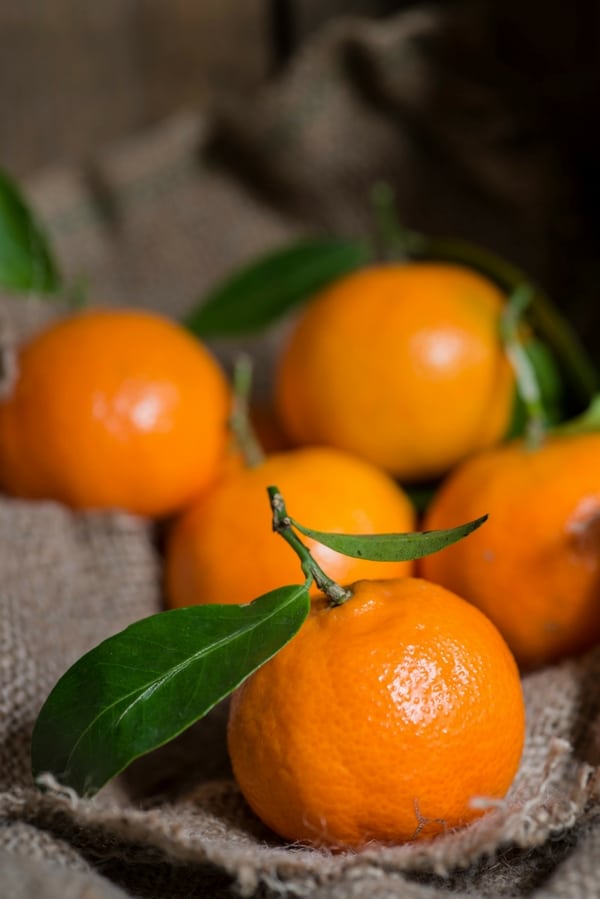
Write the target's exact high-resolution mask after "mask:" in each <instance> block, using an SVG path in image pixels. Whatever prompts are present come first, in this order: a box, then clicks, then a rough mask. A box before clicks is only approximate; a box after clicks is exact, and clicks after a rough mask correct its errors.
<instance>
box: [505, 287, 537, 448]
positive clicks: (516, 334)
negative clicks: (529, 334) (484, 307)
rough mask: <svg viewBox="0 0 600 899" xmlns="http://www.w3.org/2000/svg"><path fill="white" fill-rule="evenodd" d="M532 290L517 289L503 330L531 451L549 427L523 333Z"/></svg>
mask: <svg viewBox="0 0 600 899" xmlns="http://www.w3.org/2000/svg"><path fill="white" fill-rule="evenodd" d="M532 295H533V291H532V288H531V287H530V286H529V285H528V284H522V285H520V286H519V287H517V288H516V290H515V291H514V292H513V294H512V296H511V297H510V299H509V302H508V304H507V306H506V309H505V311H504V313H503V316H502V319H501V322H500V330H501V336H502V341H503V343H504V351H505V353H506V355H507V357H508V361H509V362H510V364H511V366H512V369H513V372H514V375H515V379H516V382H517V390H518V391H519V394H520V396H521V399H522V401H523V405H524V407H525V414H526V419H527V420H526V425H525V442H526V443H527V446H528V447H529V448H530V449H537V448H538V447H539V446H540V445H541V443H542V442H543V440H544V437H545V435H546V431H547V428H548V422H547V419H546V413H545V410H544V404H543V402H542V395H541V390H540V385H539V382H538V377H537V374H536V371H535V368H534V367H533V365H532V363H531V360H530V359H529V357H528V355H527V353H526V351H525V348H524V345H523V340H522V337H521V334H520V326H521V322H522V319H523V314H524V312H525V310H526V308H527V306H528V305H529V303H530V302H531V298H532Z"/></svg>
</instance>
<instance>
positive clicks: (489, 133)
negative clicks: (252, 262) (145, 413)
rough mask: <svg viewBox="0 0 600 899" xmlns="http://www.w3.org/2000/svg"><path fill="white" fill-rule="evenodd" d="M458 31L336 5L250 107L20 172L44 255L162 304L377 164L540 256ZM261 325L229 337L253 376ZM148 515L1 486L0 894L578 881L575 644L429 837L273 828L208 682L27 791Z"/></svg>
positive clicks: (550, 214)
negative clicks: (507, 789) (233, 775)
mask: <svg viewBox="0 0 600 899" xmlns="http://www.w3.org/2000/svg"><path fill="white" fill-rule="evenodd" d="M475 25H476V23H475ZM481 27H482V28H483V26H481ZM458 32H459V36H458V37H456V36H455V33H454V30H453V29H452V28H449V26H448V25H447V22H445V21H444V20H442V19H440V18H439V16H437V14H432V13H429V12H422V11H418V12H415V13H411V14H409V15H405V16H400V17H398V18H397V19H395V20H391V21H390V22H385V23H380V24H377V25H373V24H371V25H365V24H364V23H358V22H347V23H339V24H336V25H335V26H334V27H333V28H331V29H329V30H328V31H326V32H325V33H324V34H323V35H321V36H320V37H318V38H317V39H316V41H315V42H313V43H312V44H311V45H309V46H307V48H306V50H304V51H303V53H302V54H301V56H300V57H299V58H298V60H297V62H296V63H295V65H294V66H293V67H292V69H291V71H290V72H289V74H288V75H286V77H285V79H284V80H283V81H282V83H281V84H279V85H277V86H276V87H274V88H273V89H272V90H270V91H268V92H267V93H266V95H265V96H264V97H262V98H260V101H259V102H257V104H256V105H255V106H254V107H252V108H249V107H248V106H247V105H246V106H245V107H244V108H242V109H234V108H232V109H231V110H227V111H226V112H225V111H224V110H223V109H220V110H218V111H217V112H216V113H215V115H214V116H212V117H211V118H210V119H202V118H201V117H199V116H197V115H196V114H194V113H182V114H181V115H178V116H176V117H174V118H173V119H171V120H169V121H168V122H166V123H165V124H164V126H162V127H160V128H158V129H156V130H155V131H154V132H153V133H151V134H146V135H142V136H137V137H135V138H133V139H132V140H131V141H130V142H127V143H126V144H124V145H121V146H119V147H111V148H108V149H107V150H106V151H102V152H99V153H98V155H97V158H96V159H95V160H94V161H93V163H92V164H91V165H90V166H89V167H86V168H85V169H84V168H81V169H79V170H74V169H69V170H67V169H65V170H62V171H53V172H47V173H45V174H44V175H40V177H39V178H36V179H35V180H33V181H31V182H30V183H29V184H28V190H29V193H30V195H31V197H32V199H33V200H34V202H35V203H36V205H37V207H38V209H39V211H40V213H41V214H42V216H43V218H44V220H45V221H46V223H47V226H48V228H49V231H50V233H51V236H52V238H53V241H54V244H55V246H56V248H57V250H58V253H59V256H60V258H61V262H62V266H63V270H64V271H65V273H66V274H67V277H68V278H70V279H74V278H77V277H80V276H85V279H86V282H87V284H88V285H89V291H90V295H91V298H92V299H93V300H94V301H101V302H108V303H114V304H117V305H123V304H130V305H139V306H145V307H149V308H155V309H161V310H163V311H165V312H168V313H170V314H173V315H178V314H179V313H180V312H181V311H183V309H184V308H186V307H187V306H188V305H189V304H190V303H191V301H192V299H193V297H194V296H195V295H196V294H198V293H200V292H201V291H202V290H204V289H206V288H207V287H209V286H210V285H211V284H213V283H214V282H215V281H216V280H217V279H218V278H219V277H220V276H221V275H223V274H224V273H225V272H227V271H229V270H230V269H231V267H232V266H234V265H236V264H237V263H239V262H241V261H243V260H244V259H247V258H249V257H251V256H252V255H254V253H256V252H258V251H260V250H266V249H269V248H271V247H272V246H273V245H274V244H277V243H281V242H283V241H285V240H287V239H288V238H290V237H293V236H295V235H299V234H301V233H305V232H306V230H307V229H312V230H314V229H320V230H326V229H329V228H332V227H333V228H335V230H336V231H338V232H341V233H350V234H355V233H359V232H362V231H364V230H365V229H366V228H367V227H368V223H369V217H368V214H367V211H366V205H365V197H366V194H367V193H368V190H369V187H370V185H371V184H372V182H373V180H374V179H376V178H377V177H387V178H389V179H390V180H392V181H393V182H394V183H395V184H396V186H397V189H398V194H399V199H400V206H401V211H402V213H403V215H404V217H405V218H406V219H407V220H408V221H409V222H410V223H411V224H417V225H425V226H430V227H433V228H434V229H439V230H443V231H447V232H449V233H457V234H463V235H465V236H470V237H477V238H479V239H480V240H483V241H484V242H487V243H488V244H489V245H491V246H493V247H495V248H496V249H499V250H501V251H504V252H506V253H507V254H508V255H511V256H513V258H516V259H518V260H519V261H521V262H523V263H525V264H526V265H528V266H529V267H530V268H531V269H533V270H535V271H536V272H537V273H539V274H542V275H544V274H548V275H551V274H552V273H553V271H554V265H555V263H556V257H555V254H553V252H552V249H553V246H554V244H553V240H554V239H555V237H556V235H555V233H554V230H553V229H554V227H555V226H554V225H551V224H550V223H552V222H556V220H557V218H558V220H561V215H562V213H564V212H565V210H569V209H570V206H569V185H568V177H567V176H566V175H565V174H564V173H563V172H562V171H561V168H560V164H559V163H560V160H559V159H558V157H557V155H555V154H554V153H553V152H552V150H551V149H548V147H547V146H545V145H544V144H543V142H542V141H538V142H536V141H535V140H533V139H532V140H531V141H530V142H529V144H528V145H527V147H526V148H525V150H524V151H523V152H521V153H519V154H516V153H514V141H515V140H516V137H517V136H518V135H519V134H520V133H521V130H522V127H523V109H524V107H523V106H522V105H519V103H518V102H516V105H515V107H514V109H513V108H512V107H511V105H510V103H509V102H508V99H509V98H508V97H507V95H506V94H505V93H503V92H502V90H501V89H500V87H499V83H500V82H499V79H498V78H497V77H496V75H497V73H496V72H495V66H494V64H493V62H491V61H490V60H489V59H488V60H487V61H486V54H485V51H484V49H482V47H483V44H482V39H483V38H484V37H485V34H484V32H483V31H480V32H479V33H478V34H474V32H473V31H472V30H469V28H466V29H465V30H464V32H461V30H460V29H458ZM482 35H483V38H482ZM453 41H458V43H457V44H453ZM448 42H450V44H448ZM448 46H455V48H456V47H458V49H455V51H454V53H453V54H451V56H450V58H448V56H447V55H446V50H447V48H448ZM459 51H460V52H459ZM474 60H475V62H477V63H481V67H480V68H477V66H475V67H474V69H472V66H473V65H474V62H473V61H474ZM473 70H475V71H477V72H479V73H480V72H485V73H486V75H485V77H484V78H481V79H480V80H478V79H476V78H474V77H473V74H472V72H473ZM433 111H434V112H435V114H433ZM571 212H573V211H572V210H571ZM568 220H569V222H570V223H571V226H573V221H574V213H573V215H571V217H570V218H569V219H568ZM2 313H3V314H2V316H1V322H2V330H1V334H2V342H3V345H4V346H6V344H7V343H10V342H11V340H14V339H15V338H18V337H19V335H21V334H25V333H31V332H32V331H34V330H35V329H36V328H37V327H38V326H39V325H40V323H41V322H42V321H46V320H47V319H48V318H50V317H52V315H53V314H55V312H54V310H53V307H52V306H49V305H48V304H47V303H44V302H43V301H40V300H39V299H36V298H35V297H31V298H29V299H28V300H27V301H25V302H24V301H23V300H18V301H16V300H15V301H12V302H10V301H8V300H7V301H6V302H4V303H3V304H2ZM278 341H279V335H278V332H273V333H272V334H270V335H268V337H266V338H258V339H257V340H255V341H254V342H251V343H250V342H248V345H249V346H250V348H251V349H254V350H256V352H258V353H259V355H260V359H259V361H260V364H261V366H262V371H263V386H264V384H265V383H266V378H267V375H268V371H269V367H270V363H271V362H272V357H273V355H274V353H275V352H276V350H277V347H278ZM218 349H219V352H222V353H223V354H224V356H227V355H228V354H229V353H230V352H231V349H232V348H231V347H230V346H219V347H218ZM9 368H10V366H9ZM265 373H266V374H265ZM49 376H50V375H49ZM155 538H156V534H155V532H154V531H153V529H152V528H151V527H150V526H149V525H148V524H147V523H144V522H142V521H139V520H136V519H132V518H130V517H128V516H125V515H122V514H73V513H71V512H69V511H67V510H65V509H63V508H61V507H59V506H57V505H54V504H51V503H24V502H19V501H16V500H10V499H7V498H4V499H2V501H1V504H0V579H1V583H2V608H3V612H4V614H3V616H2V632H1V640H2V642H1V648H2V655H1V656H0V678H1V681H0V701H1V703H2V706H1V709H0V780H1V784H0V789H1V790H2V793H1V798H0V820H1V830H0V851H1V850H5V852H8V853H9V855H8V857H9V859H10V862H8V861H7V862H6V870H7V872H9V873H10V876H11V877H12V878H13V879H14V882H15V884H17V885H18V887H15V889H14V891H13V892H7V893H6V895H7V896H11V897H12V896H13V895H19V894H18V892H17V889H21V892H22V893H23V895H26V894H27V889H30V894H31V893H32V892H35V893H36V894H37V895H39V896H40V897H42V896H43V897H44V899H46V897H48V899H54V897H56V899H58V897H64V896H65V895H71V894H72V895H73V896H89V895H93V896H98V897H101V896H102V897H104V896H106V897H110V896H114V895H115V888H114V886H113V884H117V886H118V887H120V888H121V889H123V890H124V891H125V893H126V894H128V895H130V896H136V897H137V896H148V897H152V899H159V897H160V899H163V897H179V896H181V897H184V896H185V897H189V896H196V895H198V896H205V895H210V896H221V895H223V896H226V895H231V892H232V891H236V892H241V893H242V894H243V895H248V896H250V895H252V894H256V895H260V896H263V897H264V896H276V895H290V896H291V895H300V896H302V895H314V896H318V897H320V899H325V897H340V899H341V897H343V896H356V897H359V896H365V895H373V896H374V897H383V896H386V897H387V896H402V897H408V899H411V897H416V899H417V897H418V899H429V897H438V899H439V897H442V896H446V895H448V894H449V893H450V892H451V893H452V894H453V895H458V896H462V895H471V896H473V895H476V896H489V897H494V896H508V895H510V896H517V895H524V896H533V897H536V899H538V897H542V896H545V897H554V896H556V897H567V896H568V897H576V896H582V897H583V896H585V897H593V896H598V895H600V886H599V884H600V867H599V863H598V861H597V858H598V849H599V848H600V846H599V844H600V836H599V834H600V808H599V801H598V795H597V794H598V787H597V765H598V763H599V761H600V709H599V706H600V698H599V696H598V692H599V691H598V687H597V683H598V676H599V674H600V653H599V652H598V651H596V652H594V653H592V654H590V655H589V656H587V657H586V658H584V659H581V660H576V661H572V662H568V663H565V664H563V665H561V666H556V667H553V668H550V669H547V670H545V671H542V672H540V673H538V674H534V675H531V676H529V677H528V678H526V681H525V690H526V697H527V704H528V739H527V745H526V750H525V754H524V758H523V763H522V766H521V770H520V772H519V775H518V777H517V779H516V782H515V784H514V787H513V790H512V791H511V794H510V795H509V797H508V798H507V799H506V801H505V802H504V803H500V804H498V805H497V807H495V808H494V809H492V810H491V811H490V813H489V814H488V815H486V816H485V817H484V818H483V819H481V820H480V821H478V822H477V823H476V824H474V825H473V826H471V827H469V828H468V829H466V830H464V831H461V832H458V833H455V834H449V835H447V836H446V837H444V838H442V839H440V840H439V841H437V842H435V843H432V844H426V845H416V846H411V845H408V846H402V847H393V848H381V847H376V846H372V847H368V848H366V849H365V850H364V851H362V852H360V853H358V854H340V855H331V854H327V853H323V852H317V851H312V850H308V849H305V848H302V847H289V846H286V845H284V844H282V843H281V841H279V840H277V839H276V838H275V837H274V836H273V835H272V834H271V833H269V832H268V831H266V830H265V829H264V828H263V827H262V826H261V824H260V823H259V822H258V821H257V820H256V819H255V818H254V817H253V816H252V814H251V813H250V812H249V811H248V809H247V807H246V806H245V804H244V802H243V800H242V799H241V797H240V795H239V792H238V791H237V789H236V787H235V785H234V784H233V782H232V781H231V779H230V776H229V773H228V765H227V756H226V749H225V739H224V727H225V718H226V707H224V706H221V707H219V708H218V709H217V710H215V712H214V714H212V715H211V716H209V718H208V719H207V720H206V721H204V722H200V723H199V724H198V725H197V726H195V727H194V728H192V729H191V730H190V731H189V732H188V733H187V734H185V735H183V736H182V738H180V739H178V740H177V741H175V743H174V744H172V745H171V746H168V747H164V748H163V749H162V750H160V751H159V752H157V753H155V754H152V755H151V756H149V757H148V758H147V759H143V760H139V762H137V763H136V764H135V765H133V766H132V768H131V770H130V771H128V772H127V773H126V774H125V775H124V776H122V777H121V778H119V779H118V781H117V782H115V783H114V784H111V785H109V786H108V787H107V788H105V790H103V791H102V792H101V793H100V794H99V795H98V797H96V798H95V799H94V800H91V801H82V800H79V799H78V798H77V797H75V796H73V795H72V794H70V793H69V791H65V790H62V789H61V787H60V785H58V784H54V783H53V782H52V781H48V783H47V786H48V788H49V791H48V792H47V793H45V794H43V795H42V794H40V793H38V792H37V791H36V790H35V789H34V788H33V785H32V784H31V781H30V775H29V768H28V743H29V738H30V733H31V728H32V725H33V721H34V719H35V715H36V714H37V711H38V710H39V707H40V706H41V703H42V702H43V700H44V698H45V696H46V695H47V692H48V690H49V689H50V687H51V685H52V684H53V682H54V681H55V679H56V677H57V676H58V675H59V674H60V673H61V671H63V670H64V669H65V668H66V667H67V666H68V664H69V663H70V662H72V661H73V660H74V659H75V658H77V657H78V656H79V655H80V654H81V653H82V652H84V651H85V650H86V649H88V648H89V647H90V646H92V645H94V644H95V643H97V642H98V641H99V640H101V639H103V638H104V637H106V636H108V635H109V634H110V633H113V632H114V631H116V630H118V629H119V628H121V627H123V626H125V625H126V624H127V623H128V622H129V621H132V620H134V619H136V618H139V617H141V616H143V615H146V614H150V613H152V612H154V611H156V610H157V609H158V608H160V603H161V560H160V554H159V553H158V552H157V549H156V539H155ZM474 752H476V747H474ZM6 858H7V856H6V855H0V866H2V865H3V860H4V859H6ZM40 872H41V873H40ZM65 872H67V873H65ZM69 875H70V876H69ZM5 883H8V880H6V881H3V880H2V878H0V896H1V897H2V899H4V894H3V891H4V890H8V887H6V886H5ZM11 883H12V881H11ZM33 884H35V887H33V886H31V888H30V887H29V886H28V885H33ZM65 884H68V885H69V889H70V890H71V893H69V894H67V893H66V887H65ZM11 890H12V886H11Z"/></svg>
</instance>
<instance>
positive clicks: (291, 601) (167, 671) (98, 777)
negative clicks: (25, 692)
mask: <svg viewBox="0 0 600 899" xmlns="http://www.w3.org/2000/svg"><path fill="white" fill-rule="evenodd" d="M309 609H310V600H309V594H308V589H307V587H306V586H305V585H302V586H291V587H281V588H280V589H278V590H273V591H272V592H270V593H266V594H265V595H264V596H261V597H259V598H258V599H256V600H255V601H254V602H252V603H249V604H247V605H242V606H239V605H203V606H192V607H190V608H185V609H174V610H172V611H169V612H161V613H159V614H158V615H152V616H151V617H149V618H145V619H143V620H141V621H138V622H136V623H135V624H132V625H131V626H130V627H128V628H126V629H125V630H124V631H121V632H120V633H119V634H116V635H115V636H113V637H110V638H109V639H108V640H105V641H104V642H103V643H101V644H100V645H99V646H97V647H96V648H95V649H92V650H91V651H90V652H88V653H87V654H86V655H84V656H83V657H82V658H80V659H79V660H78V661H77V662H75V664H74V665H73V666H72V667H71V668H70V669H69V670H68V671H67V672H66V674H64V675H63V677H62V678H61V679H60V680H59V681H58V683H57V684H56V686H55V687H54V689H53V690H52V692H51V693H50V696H49V697H48V699H47V700H46V702H45V704H44V706H43V708H42V710H41V712H40V714H39V717H38V719H37V722H36V724H35V728H34V732H33V739H32V769H33V775H34V777H38V776H39V775H40V774H42V773H45V772H49V773H51V774H52V775H54V777H55V778H56V779H57V780H58V781H59V782H60V783H61V784H63V785H65V786H69V787H72V788H73V789H74V790H76V791H77V792H78V793H80V794H81V795H91V794H93V793H95V792H96V791H97V790H99V789H100V787H102V786H103V785H104V784H105V783H106V782H107V781H108V780H110V778H112V777H114V776H115V775H116V774H118V773H119V772H120V771H122V770H123V769H124V768H125V767H126V766H127V765H128V764H129V763H130V762H132V761H133V760H134V759H135V758H137V757H138V756H140V755H144V754H145V753H147V752H150V751H151V750H152V749H155V748H156V747H158V746H161V745H162V744H163V743H166V742H167V741H169V740H171V739H172V738H173V737H175V736H177V734H179V733H181V732H182V731H183V730H185V729H186V728H188V727H189V726H190V725H191V724H193V723H194V722H195V721H197V720H198V719H199V718H201V717H202V716H203V715H204V714H206V712H208V711H209V710H210V709H211V708H212V707H213V706H214V705H216V704H217V703H218V702H219V701H220V700H221V699H223V698H224V697H225V696H227V695H228V694H229V693H231V692H232V690H234V689H235V688H236V687H238V686H239V684H241V683H242V681H244V680H245V679H246V678H247V677H248V676H249V675H250V674H252V672H253V671H255V670H256V669H257V668H259V667H260V666H261V665H262V664H263V663H264V662H266V661H267V660H268V659H270V658H271V657H272V656H273V655H275V653H276V652H278V651H279V649H281V647H282V646H284V645H285V644H286V643H287V642H288V641H289V640H290V639H291V638H292V637H293V636H294V634H295V633H296V632H297V631H298V630H299V629H300V627H301V625H302V623H303V621H304V619H305V618H306V616H307V615H308V612H309Z"/></svg>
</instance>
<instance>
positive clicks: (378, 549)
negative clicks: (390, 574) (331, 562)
mask: <svg viewBox="0 0 600 899" xmlns="http://www.w3.org/2000/svg"><path fill="white" fill-rule="evenodd" d="M487 517H488V516H487V515H482V517H481V518H477V519H475V520H474V521H469V522H467V523H466V524H461V525H459V526H458V527H455V528H449V529H448V530H440V531H420V532H415V533H406V534H330V533H326V532H325V531H315V530H313V529H312V528H306V527H304V526H303V525H301V524H299V523H298V522H297V521H296V520H295V519H294V518H290V521H291V523H292V525H293V526H294V527H295V528H296V529H297V530H298V531H300V533H301V534H304V536H305V537H311V538H312V539H313V540H316V541H317V542H318V543H322V544H323V545H324V546H328V547H329V549H333V550H335V551H336V552H338V553H343V555H345V556H352V558H353V559H370V560H371V561H372V562H405V561H409V560H411V559H420V558H421V557H422V556H429V555H431V553H435V552H438V551H439V550H440V549H444V548H445V547H446V546H450V545H451V544H452V543H456V542H457V540H461V539H462V538H463V537H466V536H467V535H468V534H470V533H472V531H474V530H476V529H477V528H478V527H480V526H481V525H482V524H483V523H484V521H486V520H487Z"/></svg>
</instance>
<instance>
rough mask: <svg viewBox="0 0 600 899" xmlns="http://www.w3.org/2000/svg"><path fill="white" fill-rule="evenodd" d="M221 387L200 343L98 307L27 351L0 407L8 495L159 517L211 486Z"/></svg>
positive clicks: (218, 444) (152, 319) (146, 318)
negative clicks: (119, 508)
mask: <svg viewBox="0 0 600 899" xmlns="http://www.w3.org/2000/svg"><path fill="white" fill-rule="evenodd" d="M229 406H230V396H229V388H228V385H227V382H226V379H225V376H224V374H223V373H222V371H221V369H220V367H219V365H218V363H217V362H216V361H215V360H214V359H213V357H212V356H211V355H210V354H209V352H208V350H207V349H205V348H204V346H202V345H201V344H200V343H199V341H197V340H196V339H195V338H193V337H192V336H191V335H190V334H189V333H188V332H187V331H185V330H184V329H183V328H182V327H180V326H179V325H177V324H175V323H174V322H171V321H169V320H168V319H166V318H163V317H162V316H159V315H156V314H154V313H151V312H146V311H142V310H124V309H119V310H116V309H115V310H100V309H94V310H89V311H85V312H82V313H79V314H76V315H71V316H69V317H67V318H65V319H63V320H61V321H58V322H57V323H54V324H53V325H51V326H50V327H48V328H47V329H45V330H44V331H43V332H41V333H40V334H38V335H37V336H35V337H34V338H33V339H32V340H30V341H29V342H28V343H26V344H25V345H24V346H23V347H22V348H21V350H20V352H19V355H18V374H17V378H16V381H15V383H14V385H13V386H12V390H11V391H10V394H9V396H7V397H5V398H3V399H2V401H0V479H1V483H2V487H3V488H4V489H5V490H6V491H7V492H9V493H11V494H13V495H15V496H20V497H24V498H27V499H54V500H58V501H60V502H63V503H66V504H67V505H69V506H72V507H74V508H79V509H80V508H106V507H121V508H123V509H127V510H128V511H130V512H134V513H137V514H140V515H150V516H159V515H164V514H166V513H168V512H172V511H174V510H175V509H177V508H179V507H181V506H182V505H184V504H186V503H188V502H189V501H191V500H192V499H193V498H194V497H195V496H196V495H197V494H198V493H200V492H202V491H203V490H204V489H205V488H206V487H208V486H209V485H210V484H211V482H212V481H213V479H214V478H215V477H216V474H217V470H218V467H219V465H220V458H221V455H222V453H223V451H224V447H225V441H226V422H227V416H228V413H229Z"/></svg>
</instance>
